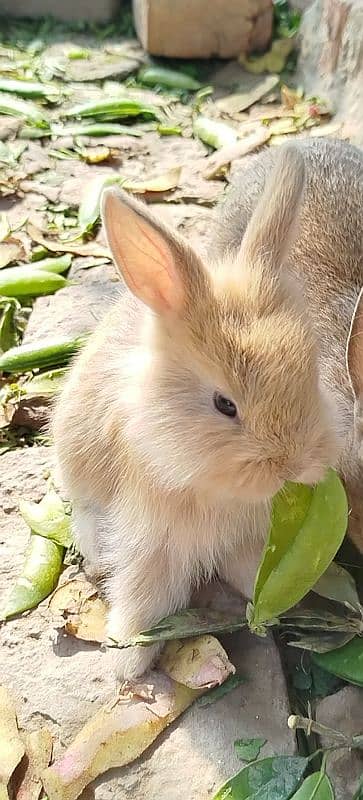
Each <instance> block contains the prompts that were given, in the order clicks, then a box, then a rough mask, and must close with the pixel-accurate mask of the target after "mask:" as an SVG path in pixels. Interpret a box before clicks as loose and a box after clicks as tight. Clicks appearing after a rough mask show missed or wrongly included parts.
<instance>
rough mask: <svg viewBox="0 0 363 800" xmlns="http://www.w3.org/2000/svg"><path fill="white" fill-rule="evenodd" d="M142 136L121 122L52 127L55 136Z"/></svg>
mask: <svg viewBox="0 0 363 800" xmlns="http://www.w3.org/2000/svg"><path fill="white" fill-rule="evenodd" d="M122 134H124V135H125V136H142V131H138V130H137V129H136V128H133V127H131V126H128V125H121V124H120V123H119V122H78V123H74V124H72V123H70V124H69V125H57V124H56V123H54V125H52V135H53V136H114V135H122Z"/></svg>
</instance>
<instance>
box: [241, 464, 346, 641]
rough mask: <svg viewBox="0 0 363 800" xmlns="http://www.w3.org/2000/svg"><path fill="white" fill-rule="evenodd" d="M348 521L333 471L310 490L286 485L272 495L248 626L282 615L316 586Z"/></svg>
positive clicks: (339, 543)
mask: <svg viewBox="0 0 363 800" xmlns="http://www.w3.org/2000/svg"><path fill="white" fill-rule="evenodd" d="M347 520H348V504H347V498H346V494H345V491H344V488H343V485H342V483H341V481H340V480H339V478H338V476H337V474H336V472H334V470H332V469H330V470H328V472H327V475H326V477H325V479H324V480H323V481H321V483H319V484H318V485H317V486H315V487H311V486H304V485H302V484H294V483H287V484H286V485H285V486H284V488H283V490H282V491H281V492H279V494H277V495H276V497H275V498H274V501H273V506H272V521H271V529H270V534H269V539H268V542H267V544H266V547H265V550H264V553H263V557H262V562H261V565H260V568H259V571H258V574H257V578H256V583H255V588H254V598H253V609H252V611H251V617H250V624H251V627H252V628H254V627H258V626H259V625H263V624H264V623H266V622H268V621H269V620H273V619H275V618H276V617H278V616H279V614H282V613H283V612H284V611H287V609H289V608H291V607H292V606H294V605H295V604H296V603H298V602H299V600H301V599H302V598H303V597H304V596H305V595H306V594H307V592H308V591H309V590H310V589H311V588H312V587H313V586H314V585H315V583H316V582H317V580H318V579H319V578H320V576H321V575H322V574H323V573H324V572H325V570H326V569H327V567H328V566H329V564H330V563H331V561H332V560H333V558H334V556H335V554H336V552H337V550H338V549H339V547H340V545H341V543H342V541H343V538H344V535H345V532H346V529H347Z"/></svg>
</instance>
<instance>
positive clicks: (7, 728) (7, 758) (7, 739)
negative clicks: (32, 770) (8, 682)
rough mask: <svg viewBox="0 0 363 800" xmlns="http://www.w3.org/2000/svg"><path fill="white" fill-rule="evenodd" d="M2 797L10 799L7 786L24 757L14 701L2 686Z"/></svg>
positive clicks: (0, 743) (0, 757)
mask: <svg viewBox="0 0 363 800" xmlns="http://www.w3.org/2000/svg"><path fill="white" fill-rule="evenodd" d="M0 719H1V725H0V797H1V800H7V798H8V797H9V795H8V790H7V786H8V783H9V780H10V778H11V776H12V774H13V772H14V769H15V767H17V765H18V764H19V761H20V760H21V759H22V758H23V755H24V745H23V742H22V740H21V738H20V734H19V731H18V725H17V721H16V713H15V709H14V706H13V700H12V697H11V695H10V693H9V691H8V690H7V689H6V687H5V686H1V685H0Z"/></svg>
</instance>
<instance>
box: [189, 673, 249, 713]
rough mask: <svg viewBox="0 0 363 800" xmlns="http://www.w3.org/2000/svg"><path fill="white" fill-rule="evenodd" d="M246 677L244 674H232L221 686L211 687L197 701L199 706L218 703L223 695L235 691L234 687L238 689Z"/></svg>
mask: <svg viewBox="0 0 363 800" xmlns="http://www.w3.org/2000/svg"><path fill="white" fill-rule="evenodd" d="M245 680H246V679H245V678H244V677H243V675H231V676H230V677H229V678H227V680H226V681H225V683H222V685H221V686H216V687H215V688H214V689H211V690H210V692H208V694H205V695H203V697H200V699H199V700H198V701H197V703H198V706H210V705H212V704H213V703H216V702H217V700H220V699H221V697H224V696H225V695H226V694H229V693H230V692H232V691H233V689H237V687H238V686H240V685H241V683H245Z"/></svg>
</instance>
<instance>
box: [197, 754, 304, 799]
mask: <svg viewBox="0 0 363 800" xmlns="http://www.w3.org/2000/svg"><path fill="white" fill-rule="evenodd" d="M307 765H308V759H307V758H302V757H301V756H272V757H270V758H263V759H261V760H260V761H254V762H253V764H249V765H248V766H247V767H244V768H243V769H241V770H240V771H239V772H237V774H236V775H234V777H233V778H230V780H229V781H227V783H225V784H224V785H223V786H222V787H221V789H220V790H219V792H217V794H216V795H215V796H214V798H213V800H289V798H290V797H291V795H292V793H293V792H294V791H295V790H296V789H297V787H298V785H299V783H300V781H301V778H302V777H303V775H304V772H305V770H306V767H307Z"/></svg>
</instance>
